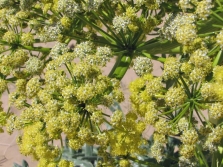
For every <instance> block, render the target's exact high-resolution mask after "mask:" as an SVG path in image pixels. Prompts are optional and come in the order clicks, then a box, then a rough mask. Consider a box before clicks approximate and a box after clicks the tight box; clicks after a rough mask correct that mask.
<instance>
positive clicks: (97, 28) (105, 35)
mask: <svg viewBox="0 0 223 167" xmlns="http://www.w3.org/2000/svg"><path fill="white" fill-rule="evenodd" d="M76 16H77V17H78V18H79V19H81V20H82V21H83V22H85V23H86V24H89V25H90V26H92V27H93V28H94V29H95V30H97V31H98V32H99V33H100V34H101V35H102V36H103V37H104V38H105V39H106V40H108V41H110V42H111V43H112V44H113V45H116V46H118V45H121V44H120V43H119V41H116V39H115V38H114V37H112V36H111V35H109V34H108V33H107V32H105V31H103V30H102V29H101V28H99V27H98V26H96V25H95V24H93V23H92V22H91V21H88V20H87V19H86V18H84V17H81V16H80V15H79V14H76Z"/></svg>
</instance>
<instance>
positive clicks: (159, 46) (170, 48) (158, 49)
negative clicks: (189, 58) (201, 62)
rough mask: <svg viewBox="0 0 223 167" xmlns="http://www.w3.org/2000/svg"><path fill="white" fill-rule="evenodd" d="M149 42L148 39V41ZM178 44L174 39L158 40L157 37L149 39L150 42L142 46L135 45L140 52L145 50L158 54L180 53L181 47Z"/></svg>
mask: <svg viewBox="0 0 223 167" xmlns="http://www.w3.org/2000/svg"><path fill="white" fill-rule="evenodd" d="M148 42H149V41H148ZM179 46H180V44H179V43H178V42H176V41H172V42H171V41H168V40H163V41H158V40H157V39H154V40H153V41H151V43H148V44H146V45H143V46H137V49H136V50H137V51H138V52H141V51H143V50H146V51H147V52H148V53H150V54H159V53H181V52H182V50H181V47H179Z"/></svg>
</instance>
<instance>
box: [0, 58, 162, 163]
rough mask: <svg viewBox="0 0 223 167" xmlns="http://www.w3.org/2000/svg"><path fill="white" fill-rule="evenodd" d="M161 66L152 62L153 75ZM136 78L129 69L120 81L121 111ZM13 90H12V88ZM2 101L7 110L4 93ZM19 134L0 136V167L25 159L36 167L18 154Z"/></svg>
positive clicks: (26, 158) (148, 131) (110, 64)
mask: <svg viewBox="0 0 223 167" xmlns="http://www.w3.org/2000/svg"><path fill="white" fill-rule="evenodd" d="M114 62H115V61H114V60H111V61H110V62H109V63H108V65H107V67H106V68H103V71H104V74H108V73H109V69H111V67H112V65H113V64H114ZM160 66H161V64H160V63H158V62H154V71H153V74H154V75H157V76H158V75H160V74H161V69H160ZM136 78H137V76H136V74H135V72H134V71H133V70H132V69H129V70H128V71H127V74H126V75H125V77H124V78H123V79H122V82H121V85H122V90H123V91H124V94H125V98H126V101H125V102H123V103H122V104H121V107H122V109H123V110H125V111H128V110H129V109H130V103H129V101H128V97H129V92H128V84H129V83H130V82H131V81H133V80H134V79H136ZM12 89H13V88H12ZM2 100H3V102H4V106H3V107H4V108H5V109H7V107H8V102H7V101H8V97H7V93H4V94H3V96H2ZM152 131H153V130H152V128H147V130H146V131H145V133H144V136H145V137H149V136H150V134H151V132H152ZM19 133H20V132H14V133H13V134H12V135H9V134H7V133H6V132H5V133H1V134H0V167H13V164H14V163H17V164H20V165H21V163H22V160H23V159H25V160H26V161H27V162H28V164H29V167H36V166H37V162H36V161H33V160H32V159H31V158H30V157H26V156H23V155H21V154H20V153H19V149H18V146H17V144H16V138H17V136H18V134H19Z"/></svg>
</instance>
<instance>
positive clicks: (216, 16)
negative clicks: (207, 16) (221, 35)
mask: <svg viewBox="0 0 223 167" xmlns="http://www.w3.org/2000/svg"><path fill="white" fill-rule="evenodd" d="M211 16H212V17H214V18H216V19H217V20H218V21H220V22H223V18H222V17H221V16H220V15H218V14H217V13H216V12H214V11H212V15H211Z"/></svg>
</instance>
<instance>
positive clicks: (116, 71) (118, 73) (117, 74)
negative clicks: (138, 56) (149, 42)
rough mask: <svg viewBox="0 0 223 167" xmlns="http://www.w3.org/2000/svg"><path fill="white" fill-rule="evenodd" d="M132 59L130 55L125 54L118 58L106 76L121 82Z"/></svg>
mask: <svg viewBox="0 0 223 167" xmlns="http://www.w3.org/2000/svg"><path fill="white" fill-rule="evenodd" d="M132 57H133V56H132V53H125V54H123V55H121V56H119V57H118V59H117V61H116V63H115V65H114V66H113V68H112V70H111V71H110V73H109V75H108V76H109V77H110V78H116V79H118V80H121V79H122V78H123V77H124V75H125V73H126V71H127V70H128V68H129V66H130V64H131V61H132Z"/></svg>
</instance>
